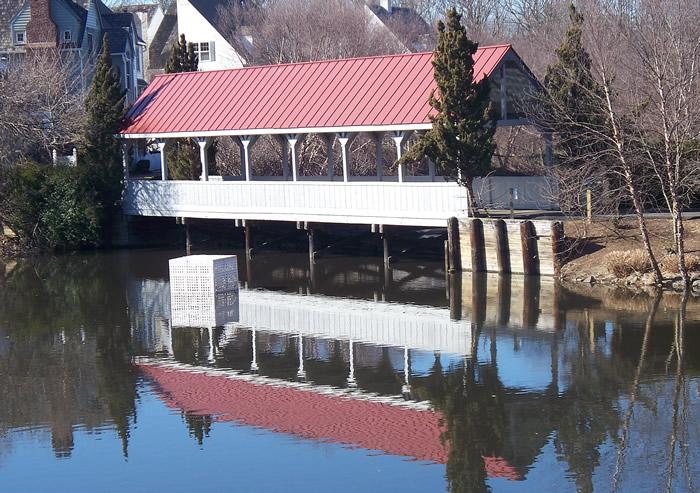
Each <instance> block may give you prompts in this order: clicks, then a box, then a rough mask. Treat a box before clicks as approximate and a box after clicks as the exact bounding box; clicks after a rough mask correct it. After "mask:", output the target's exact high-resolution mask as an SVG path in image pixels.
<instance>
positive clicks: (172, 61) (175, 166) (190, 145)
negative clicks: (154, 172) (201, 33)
mask: <svg viewBox="0 0 700 493" xmlns="http://www.w3.org/2000/svg"><path fill="white" fill-rule="evenodd" d="M198 69H199V60H198V58H197V54H196V53H195V51H194V45H193V44H192V43H188V42H187V39H185V35H184V34H181V35H180V40H179V41H178V42H177V43H175V44H174V45H173V48H172V51H171V53H170V58H169V59H168V62H167V63H166V65H165V73H167V74H173V73H178V72H196V71H197V70H198ZM165 150H166V151H165V152H166V162H167V163H168V171H169V175H170V178H171V179H173V180H194V179H196V178H197V176H198V175H199V172H200V163H199V148H198V147H197V145H196V144H195V143H194V142H192V140H190V139H177V140H174V141H172V142H170V143H169V144H168V145H167V147H166V148H165Z"/></svg>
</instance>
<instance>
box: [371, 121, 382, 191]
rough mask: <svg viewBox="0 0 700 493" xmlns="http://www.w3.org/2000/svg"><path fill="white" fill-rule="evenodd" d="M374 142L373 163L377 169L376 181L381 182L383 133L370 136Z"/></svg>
mask: <svg viewBox="0 0 700 493" xmlns="http://www.w3.org/2000/svg"><path fill="white" fill-rule="evenodd" d="M372 139H373V140H374V150H375V153H374V162H375V164H376V167H377V179H378V180H379V181H382V177H383V176H384V146H383V145H382V144H383V143H384V132H375V133H373V134H372Z"/></svg>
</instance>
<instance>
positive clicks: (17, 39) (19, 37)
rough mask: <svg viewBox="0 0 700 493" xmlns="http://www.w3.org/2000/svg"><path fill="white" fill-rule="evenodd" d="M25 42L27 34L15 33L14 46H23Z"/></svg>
mask: <svg viewBox="0 0 700 493" xmlns="http://www.w3.org/2000/svg"><path fill="white" fill-rule="evenodd" d="M26 42H27V33H26V31H17V32H16V33H15V44H18V45H23V44H25V43H26Z"/></svg>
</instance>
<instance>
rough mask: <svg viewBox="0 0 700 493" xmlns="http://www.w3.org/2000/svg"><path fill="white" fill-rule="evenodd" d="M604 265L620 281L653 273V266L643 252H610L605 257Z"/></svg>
mask: <svg viewBox="0 0 700 493" xmlns="http://www.w3.org/2000/svg"><path fill="white" fill-rule="evenodd" d="M604 263H605V268H606V269H607V270H608V272H610V273H611V274H612V275H614V276H615V277H617V278H619V279H622V278H623V277H627V276H629V275H631V274H644V273H646V272H651V264H650V263H649V259H648V258H647V254H646V252H644V251H643V250H630V251H626V252H625V251H616V252H610V253H608V254H607V255H606V256H605V259H604Z"/></svg>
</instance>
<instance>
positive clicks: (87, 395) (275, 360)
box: [0, 250, 700, 492]
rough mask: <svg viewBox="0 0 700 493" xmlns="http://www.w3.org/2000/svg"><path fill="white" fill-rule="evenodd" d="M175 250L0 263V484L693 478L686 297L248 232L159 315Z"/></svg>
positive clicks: (527, 485)
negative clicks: (198, 290) (213, 293)
mask: <svg viewBox="0 0 700 493" xmlns="http://www.w3.org/2000/svg"><path fill="white" fill-rule="evenodd" d="M231 253H234V254H235V253H240V252H231ZM180 255H181V252H177V251H164V250H143V251H121V252H105V253H98V254H92V253H91V254H80V255H66V256H55V257H45V258H38V259H33V260H31V261H20V262H12V263H9V264H6V265H4V266H3V265H2V264H0V489H1V490H2V491H3V492H15V491H17V492H26V491H152V490H154V489H158V490H161V491H199V490H205V489H209V490H214V491H309V490H311V491H328V490H331V489H333V490H335V491H337V492H342V491H402V492H405V491H445V490H451V491H455V492H478V491H488V490H489V489H490V490H492V491H497V492H500V491H634V492H643V491H650V492H652V491H654V492H655V491H673V492H679V491H694V490H696V489H697V487H698V485H697V481H698V478H700V460H699V457H698V454H699V453H700V452H699V450H700V448H699V447H698V444H699V442H698V439H699V438H700V430H699V423H700V421H699V420H698V414H699V409H700V408H699V406H698V404H700V378H699V375H700V352H699V351H697V349H696V348H697V347H699V344H700V322H699V321H698V319H699V318H700V303H698V301H697V300H694V299H692V298H691V299H689V300H683V299H682V298H681V297H679V296H664V297H659V298H655V297H654V296H647V295H638V296H634V297H632V296H629V295H625V294H622V293H618V292H610V291H596V290H592V289H590V288H589V292H585V291H583V290H581V291H580V292H574V291H571V290H567V289H564V288H563V287H560V286H558V285H556V284H554V283H553V282H552V281H551V280H547V279H541V280H538V279H524V278H522V277H516V276H513V277H500V278H499V277H497V276H478V277H472V276H467V275H464V276H458V277H450V278H448V279H446V276H445V272H444V270H443V267H442V265H441V264H439V263H430V262H425V261H421V262H420V263H418V262H416V263H413V262H408V261H405V262H399V263H397V264H396V265H395V266H394V267H393V269H392V270H391V271H389V272H385V271H384V269H383V268H382V266H381V260H380V259H375V258H339V257H335V258H323V259H320V260H319V261H318V263H317V264H316V265H315V266H314V269H313V271H312V272H310V271H309V269H308V264H307V260H306V257H305V256H303V255H295V254H286V253H274V254H272V253H271V254H265V255H261V256H259V257H255V258H254V259H253V260H252V261H250V262H246V261H245V259H244V258H242V257H240V256H239V273H240V278H241V285H242V288H241V291H240V295H239V299H238V304H237V306H236V312H237V313H236V320H237V321H234V322H232V323H229V324H226V325H224V326H222V327H217V328H211V329H210V328H180V327H171V324H170V320H171V298H170V287H169V280H168V259H169V258H173V257H176V256H180ZM581 289H583V288H581Z"/></svg>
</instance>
